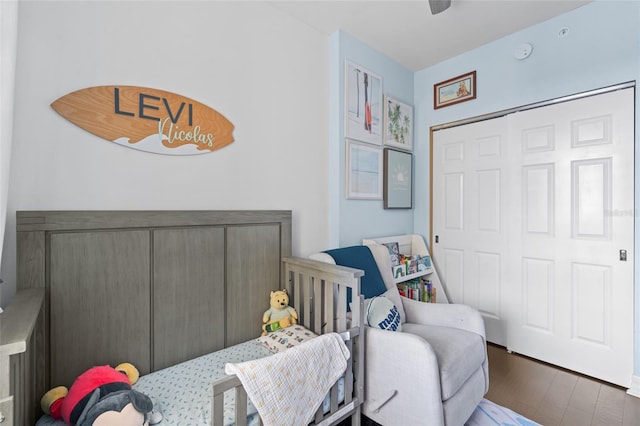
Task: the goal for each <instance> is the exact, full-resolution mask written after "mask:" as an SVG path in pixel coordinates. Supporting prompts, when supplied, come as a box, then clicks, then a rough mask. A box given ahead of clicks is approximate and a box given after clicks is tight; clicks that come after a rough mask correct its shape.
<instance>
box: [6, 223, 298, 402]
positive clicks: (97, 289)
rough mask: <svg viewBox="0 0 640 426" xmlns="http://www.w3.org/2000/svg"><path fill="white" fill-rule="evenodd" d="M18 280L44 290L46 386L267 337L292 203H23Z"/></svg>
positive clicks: (159, 364) (156, 365)
mask: <svg viewBox="0 0 640 426" xmlns="http://www.w3.org/2000/svg"><path fill="white" fill-rule="evenodd" d="M16 223H17V287H18V289H26V288H44V289H45V290H46V291H45V303H44V315H43V316H44V321H45V324H46V325H45V333H44V334H45V336H44V342H45V346H46V349H45V351H44V352H45V355H44V359H42V360H38V361H37V364H38V366H39V370H40V371H38V374H37V375H38V376H39V377H42V378H44V379H43V381H44V383H43V384H42V386H44V387H45V389H48V388H51V387H53V386H58V385H65V386H69V385H70V384H71V383H72V382H73V380H74V379H75V377H77V376H78V375H79V374H80V373H82V372H83V371H84V370H86V369H87V368H90V367H92V366H94V365H103V364H109V365H114V366H115V365H117V364H119V363H121V362H131V363H133V364H134V365H135V366H136V367H137V368H138V369H139V370H140V373H141V374H146V373H149V372H151V371H155V370H158V369H161V368H164V367H167V366H169V365H173V364H176V363H178V362H181V361H184V360H187V359H190V358H194V357H196V356H199V355H202V354H205V353H208V352H212V351H215V350H218V349H221V348H223V347H226V346H230V345H234V344H236V343H240V342H243V341H246V340H249V339H251V338H254V337H257V336H258V335H259V334H260V331H261V330H260V327H261V325H262V313H263V312H264V311H265V309H267V308H268V303H269V292H270V291H271V290H275V289H277V288H279V286H280V283H281V282H282V277H283V276H284V271H283V270H282V263H281V259H282V258H283V257H287V256H291V212H290V211H19V212H17V214H16Z"/></svg>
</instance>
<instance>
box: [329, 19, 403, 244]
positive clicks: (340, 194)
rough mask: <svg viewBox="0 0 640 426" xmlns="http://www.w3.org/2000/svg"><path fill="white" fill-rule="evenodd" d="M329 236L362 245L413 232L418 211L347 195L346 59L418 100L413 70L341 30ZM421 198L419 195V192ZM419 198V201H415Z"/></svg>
mask: <svg viewBox="0 0 640 426" xmlns="http://www.w3.org/2000/svg"><path fill="white" fill-rule="evenodd" d="M329 54H330V55H331V57H330V61H329V63H330V67H331V70H330V73H329V74H330V82H329V90H330V106H331V107H330V109H331V112H330V121H331V122H330V123H329V138H330V141H329V144H330V147H329V175H330V176H329V216H330V219H329V229H330V237H329V240H330V242H331V245H332V246H336V247H337V246H342V247H343V246H347V245H354V244H361V243H362V238H365V237H378V236H383V235H395V234H408V233H411V232H412V230H413V210H385V209H384V208H383V203H382V200H347V199H346V197H345V186H346V184H345V167H344V164H345V149H346V148H345V138H344V120H343V117H344V78H343V75H344V73H343V70H344V62H345V59H347V60H349V61H350V62H353V63H356V64H358V65H360V66H362V67H364V68H366V69H368V70H370V71H371V72H373V73H375V74H377V75H379V76H380V77H381V78H382V92H383V93H384V94H388V95H390V96H393V97H395V98H396V99H398V100H401V101H403V102H407V103H409V104H412V103H413V92H414V91H413V72H411V70H409V69H407V68H405V67H404V66H402V65H400V64H398V63H397V62H395V61H393V60H391V59H390V58H389V57H387V56H385V55H383V54H382V53H380V52H378V51H377V50H375V49H372V48H371V47H369V46H367V45H366V44H364V43H362V42H361V41H359V40H358V39H356V38H354V37H352V36H350V35H348V34H346V33H344V32H341V31H338V32H336V33H334V34H332V36H331V38H330V48H329ZM414 200H415V196H414ZM414 202H415V201H414Z"/></svg>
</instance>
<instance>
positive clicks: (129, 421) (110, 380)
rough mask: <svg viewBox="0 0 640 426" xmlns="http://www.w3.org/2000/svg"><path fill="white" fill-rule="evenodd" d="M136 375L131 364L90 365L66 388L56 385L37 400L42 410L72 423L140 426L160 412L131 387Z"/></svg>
mask: <svg viewBox="0 0 640 426" xmlns="http://www.w3.org/2000/svg"><path fill="white" fill-rule="evenodd" d="M139 376H140V374H139V372H138V369H137V368H135V367H134V366H133V365H132V364H129V363H124V364H120V365H118V366H117V367H116V368H113V367H110V366H108V365H103V366H99V367H93V368H90V369H89V370H87V371H85V372H84V373H82V374H81V375H79V376H78V377H77V378H76V380H75V381H74V382H73V384H72V385H71V389H69V390H67V388H66V387H64V386H58V387H56V388H53V389H51V390H50V391H48V392H47V393H45V394H44V396H43V397H42V399H41V400H40V405H41V406H42V411H44V412H45V413H47V414H49V415H50V416H51V417H53V418H54V419H61V420H63V421H64V422H65V423H66V424H68V425H75V426H89V425H91V426H107V425H116V424H117V425H119V426H134V425H136V426H140V425H148V424H156V423H159V422H160V421H161V420H162V415H161V414H160V413H159V412H157V411H153V403H152V402H151V399H150V398H149V397H148V396H147V395H145V394H143V393H140V392H138V391H135V390H133V389H132V388H131V385H133V384H134V383H135V382H137V381H138V377H139Z"/></svg>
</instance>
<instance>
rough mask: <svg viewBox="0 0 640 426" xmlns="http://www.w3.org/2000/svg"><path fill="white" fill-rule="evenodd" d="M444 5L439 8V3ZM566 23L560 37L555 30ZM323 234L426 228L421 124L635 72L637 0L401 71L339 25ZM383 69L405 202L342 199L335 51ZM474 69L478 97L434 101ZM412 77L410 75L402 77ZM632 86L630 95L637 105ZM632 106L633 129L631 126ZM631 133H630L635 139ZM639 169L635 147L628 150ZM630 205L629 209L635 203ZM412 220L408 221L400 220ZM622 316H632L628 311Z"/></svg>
mask: <svg viewBox="0 0 640 426" xmlns="http://www.w3.org/2000/svg"><path fill="white" fill-rule="evenodd" d="M445 13H446V12H445ZM563 27H568V28H569V34H568V35H567V36H566V37H563V38H560V37H558V32H559V31H560V29H561V28H563ZM523 42H529V43H531V44H533V46H534V50H533V53H532V54H531V56H530V57H529V58H528V59H526V60H523V61H518V60H516V59H515V58H514V57H513V51H514V49H515V47H516V46H518V45H519V44H521V43H523ZM330 54H331V56H332V58H331V61H330V62H331V64H330V65H331V67H332V68H331V74H332V83H331V86H330V89H331V103H330V105H331V120H332V122H331V132H330V138H331V150H332V152H331V153H330V165H331V170H330V173H334V177H335V179H336V180H335V181H333V182H332V181H330V182H329V184H330V189H329V192H330V202H329V204H330V206H333V210H331V207H330V210H331V214H332V219H331V220H330V229H331V232H332V235H331V242H332V243H336V244H340V245H347V244H356V243H358V242H359V239H360V238H362V237H363V236H377V235H394V234H401V233H417V234H421V235H423V236H425V237H428V236H429V233H430V224H429V219H430V217H429V214H430V212H429V196H430V194H429V192H430V184H429V156H430V152H429V146H430V139H429V129H430V127H432V126H434V125H438V124H443V123H448V122H452V121H456V120H460V119H464V118H469V117H474V116H479V115H483V114H487V113H492V112H495V111H501V110H505V109H510V108H513V107H517V106H521V105H526V104H530V103H535V102H539V101H544V100H548V99H554V98H558V97H563V96H566V95H571V94H575V93H580V92H585V91H589V90H593V89H597V88H601V87H606V86H611V85H615V84H618V83H623V82H628V81H636V80H638V79H639V78H640V2H637V1H621V2H619V1H608V0H603V1H596V2H594V3H590V4H588V5H585V6H583V7H581V8H579V9H576V10H574V11H572V12H569V13H566V14H564V15H561V16H559V17H556V18H553V19H550V20H548V21H546V22H543V23H541V24H538V25H535V26H533V27H530V28H528V29H525V30H523V31H520V32H517V33H514V34H512V35H510V36H507V37H505V38H503V39H500V40H498V41H495V42H492V43H489V44H486V45H484V46H482V47H480V48H478V49H475V50H472V51H470V52H467V53H465V54H462V55H460V56H457V57H455V58H452V59H450V60H448V61H445V62H441V63H439V64H437V65H435V66H432V67H429V68H426V69H424V70H421V71H419V72H416V73H413V74H412V73H410V72H409V71H408V70H406V69H404V68H403V67H401V66H399V65H398V64H395V63H394V62H393V61H391V60H390V59H389V58H387V57H385V56H384V55H382V54H380V53H379V52H377V51H375V50H373V49H371V48H370V47H368V46H366V45H364V44H363V43H361V42H359V41H358V40H356V39H354V38H352V37H350V36H348V35H347V34H344V33H336V34H334V36H333V37H332V39H331V48H330ZM345 58H348V59H349V60H352V61H353V62H356V63H359V64H360V65H362V66H364V67H365V68H368V69H370V70H371V71H374V72H376V73H378V74H379V75H381V76H382V77H383V91H384V92H385V93H392V94H394V95H396V96H398V97H399V98H400V99H404V100H407V101H411V100H412V101H413V104H414V106H415V120H414V121H415V125H416V127H415V129H414V197H413V199H414V201H413V205H414V209H413V210H409V211H385V210H383V209H382V202H378V201H355V200H345V198H344V186H345V180H344V149H345V147H344V137H343V136H344V135H343V132H342V115H343V114H342V113H343V104H344V102H343V98H342V95H343V82H342V69H343V66H344V59H345ZM473 70H476V71H477V83H478V92H477V95H478V97H477V99H475V100H472V101H469V102H464V103H461V104H458V105H453V106H450V107H447V108H442V109H439V110H434V109H433V84H434V83H436V82H439V81H444V80H447V79H449V78H451V77H454V76H457V75H460V74H463V73H466V72H469V71H473ZM405 78H406V79H407V80H410V79H412V78H413V80H412V81H413V83H412V84H411V83H410V82H409V81H405V80H404V79H405ZM639 93H640V91H638V90H636V104H637V105H640V95H639ZM639 125H640V114H639V113H638V112H636V128H640V127H639ZM638 141H640V137H639V136H638V132H636V145H638ZM635 158H636V169H637V170H640V149H637V150H636V154H635ZM635 180H636V181H635V187H636V197H635V198H636V205H639V202H640V173H638V174H636V178H635ZM636 210H637V209H636ZM411 220H413V226H410V225H409V224H408V223H409V222H410V221H411ZM639 242H640V227H636V247H635V259H634V260H635V265H636V269H635V282H636V284H635V286H636V291H635V306H636V309H635V310H636V315H635V319H634V324H635V342H640V267H638V266H639V265H640V244H639ZM630 320H631V319H630ZM635 347H636V351H635V375H637V376H638V375H640V345H639V344H638V343H636V345H635Z"/></svg>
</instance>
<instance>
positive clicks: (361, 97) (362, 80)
mask: <svg viewBox="0 0 640 426" xmlns="http://www.w3.org/2000/svg"><path fill="white" fill-rule="evenodd" d="M344 93H345V95H344V96H345V115H344V134H345V137H347V138H351V139H357V140H360V141H363V142H368V143H372V144H376V145H382V125H383V123H382V78H380V77H379V76H377V75H376V74H374V73H372V72H371V71H369V70H367V69H365V68H363V67H361V66H359V65H356V64H354V63H352V62H349V61H345V68H344Z"/></svg>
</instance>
